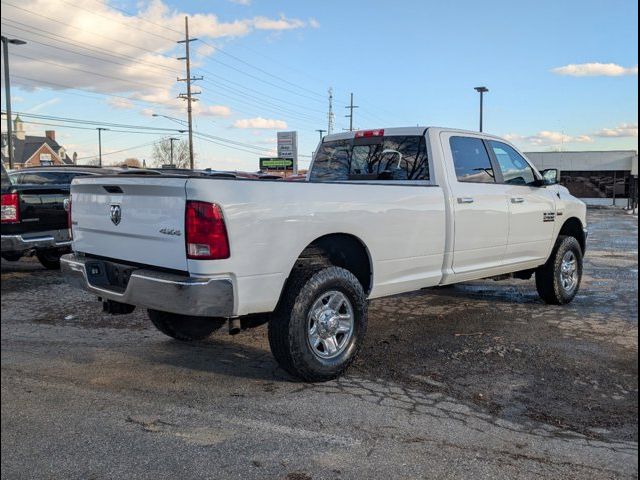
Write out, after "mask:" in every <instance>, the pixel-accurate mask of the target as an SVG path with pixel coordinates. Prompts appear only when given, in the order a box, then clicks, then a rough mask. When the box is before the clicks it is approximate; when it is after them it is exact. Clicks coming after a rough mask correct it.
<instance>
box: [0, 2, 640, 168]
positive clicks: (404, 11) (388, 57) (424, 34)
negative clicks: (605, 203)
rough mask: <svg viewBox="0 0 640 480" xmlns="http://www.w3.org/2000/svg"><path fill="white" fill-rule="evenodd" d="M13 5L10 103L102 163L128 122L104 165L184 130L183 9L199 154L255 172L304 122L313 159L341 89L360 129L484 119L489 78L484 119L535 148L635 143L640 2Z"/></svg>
mask: <svg viewBox="0 0 640 480" xmlns="http://www.w3.org/2000/svg"><path fill="white" fill-rule="evenodd" d="M1 6H2V15H1V17H2V34H3V35H5V36H8V37H10V38H18V39H21V40H25V41H26V42H27V44H26V45H21V46H17V45H10V54H9V59H10V73H11V87H12V92H11V97H12V109H13V111H14V112H21V113H22V114H23V115H21V118H22V119H23V120H24V121H25V126H26V128H27V131H28V133H30V134H40V135H42V134H43V131H44V130H46V129H54V130H56V136H57V139H58V141H59V143H61V144H62V145H64V147H65V148H66V149H67V151H68V152H69V153H70V154H71V153H72V152H77V154H78V158H79V159H80V160H79V163H85V162H87V163H88V162H91V161H94V160H95V158H96V155H97V151H98V141H97V136H98V135H97V131H96V130H95V128H96V127H98V126H105V125H103V124H105V123H109V124H114V125H113V126H107V127H108V128H110V130H109V131H104V132H103V133H102V138H103V143H102V150H103V161H104V163H105V164H116V163H119V162H122V161H123V160H124V159H126V158H130V157H133V158H138V159H140V160H142V159H145V160H147V161H150V160H151V156H152V144H153V142H157V141H158V140H160V139H162V138H167V137H169V136H174V137H178V138H184V137H185V135H184V133H182V132H183V131H184V129H185V126H184V122H185V119H186V102H185V101H184V100H181V99H179V98H177V96H178V94H179V93H181V92H184V91H186V90H185V88H186V86H185V84H184V82H177V81H176V79H177V78H178V77H184V76H185V72H184V62H183V61H180V60H177V57H181V56H184V44H178V43H176V41H177V40H179V39H181V38H184V17H185V15H187V16H189V21H190V33H191V37H195V38H197V40H196V41H194V42H191V44H190V45H191V53H192V60H193V62H192V75H193V76H196V77H203V79H202V80H199V81H197V82H195V83H194V90H197V91H200V92H201V94H200V95H198V96H197V97H198V98H199V101H198V102H196V103H195V104H194V130H195V131H196V132H197V133H196V135H195V139H194V151H195V154H196V166H197V167H198V168H207V167H209V168H214V169H220V170H251V171H255V170H256V169H257V168H258V159H259V157H261V156H273V155H275V142H276V132H277V131H282V130H295V131H297V132H298V135H299V152H300V155H301V157H300V166H301V167H302V168H304V167H306V166H307V165H308V163H309V161H310V156H311V154H312V152H313V150H314V149H315V148H316V146H317V143H318V139H319V132H317V131H316V130H317V129H324V130H326V129H327V123H328V121H327V110H328V90H329V88H332V90H333V96H334V102H333V108H334V112H335V130H334V131H336V132H338V131H342V130H343V129H345V128H348V126H349V119H348V118H346V117H345V115H346V114H347V113H348V110H347V109H346V108H345V107H346V106H347V104H348V102H349V95H350V93H353V94H354V103H355V105H357V106H358V108H357V109H355V110H354V127H355V128H358V129H368V128H384V127H396V126H413V125H424V126H429V125H434V126H444V127H455V128H463V129H469V130H475V129H477V128H478V103H479V102H478V94H477V93H476V92H475V91H474V87H476V86H480V85H482V86H486V87H487V88H489V92H488V93H487V94H485V104H484V106H485V108H484V130H485V131H486V132H489V133H493V134H496V135H500V136H503V137H505V138H507V139H509V140H511V141H512V142H514V143H515V144H516V145H517V146H518V147H519V148H521V149H522V150H524V151H548V150H616V149H635V150H637V144H638V24H637V18H638V17H637V16H638V6H637V2H633V1H629V0H627V1H617V0H611V1H607V2H602V1H593V0H580V1H577V0H562V1H558V0H554V1H546V0H542V1H535V2H533V1H521V2H513V1H512V0H511V1H494V0H488V1H485V2H469V1H464V0H459V1H456V2H426V1H416V0H412V1H408V0H405V1H402V0H400V1H397V2H382V1H378V0H368V1H366V0H352V1H349V2H345V1H337V0H325V1H323V2H308V1H301V0H282V1H276V0H208V1H205V0H200V1H169V0H152V1H148V0H141V1H127V0H20V1H18V0H6V1H5V0H2V1H1ZM2 78H3V85H2V87H3V90H2V108H3V111H4V109H5V105H6V103H5V97H4V71H3V77H2ZM154 114H155V115H156V116H153V115H154ZM157 115H165V116H168V117H172V118H171V119H169V118H166V117H162V116H157ZM42 117H45V118H42ZM50 117H53V118H50ZM70 120H77V121H78V122H71V121H70ZM79 121H82V123H80V122H79ZM26 122H31V123H26ZM98 122H102V123H98ZM44 124H47V125H44ZM122 125H127V126H131V127H135V128H128V127H126V128H125V127H123V126H122ZM4 127H5V125H4V121H3V124H2V129H3V131H4ZM72 127H74V128H72Z"/></svg>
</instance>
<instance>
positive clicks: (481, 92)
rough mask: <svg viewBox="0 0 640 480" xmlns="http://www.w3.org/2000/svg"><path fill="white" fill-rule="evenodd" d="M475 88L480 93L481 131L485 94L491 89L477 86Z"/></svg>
mask: <svg viewBox="0 0 640 480" xmlns="http://www.w3.org/2000/svg"><path fill="white" fill-rule="evenodd" d="M474 90H475V91H476V92H478V93H479V94H480V131H482V116H483V107H484V105H483V95H484V94H485V93H487V92H488V91H489V89H488V88H487V87H475V88H474Z"/></svg>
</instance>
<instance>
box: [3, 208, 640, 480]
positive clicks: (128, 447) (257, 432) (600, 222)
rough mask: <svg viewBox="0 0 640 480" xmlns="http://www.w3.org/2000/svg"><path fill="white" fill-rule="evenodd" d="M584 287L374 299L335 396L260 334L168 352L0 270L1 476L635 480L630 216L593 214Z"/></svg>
mask: <svg viewBox="0 0 640 480" xmlns="http://www.w3.org/2000/svg"><path fill="white" fill-rule="evenodd" d="M589 222H590V230H591V236H590V241H589V251H588V253H587V260H586V265H585V275H584V280H583V286H582V290H581V292H580V294H579V296H578V297H577V299H576V300H575V302H574V303H573V304H571V305H569V306H565V307H551V306H546V305H544V304H542V303H541V301H540V300H539V299H538V297H537V294H536V292H535V287H534V284H533V281H519V280H510V281H505V282H492V281H481V282H472V283H467V284H463V285H459V286H456V287H453V288H443V289H429V290H423V291H420V292H416V293H412V294H408V295H402V296H397V297H393V298H387V299H381V300H376V301H373V302H372V304H371V307H370V320H369V331H368V337H367V341H366V345H365V346H364V348H363V351H362V354H361V355H360V357H359V359H358V361H357V363H356V364H355V365H354V366H353V367H352V368H351V369H350V370H349V372H348V374H347V375H346V376H345V377H343V378H342V379H340V380H338V381H334V382H329V383H324V384H301V383H297V382H295V381H293V380H292V379H291V378H289V377H288V376H287V375H286V374H285V373H284V372H282V371H281V370H280V369H278V368H277V366H276V364H275V362H274V360H273V359H272V357H271V355H270V353H269V349H268V343H267V339H266V329H265V327H260V328H258V329H255V330H250V331H247V332H244V333H243V334H241V335H238V336H236V337H229V336H227V335H226V334H223V333H224V332H220V333H218V334H217V336H214V337H213V338H212V339H211V340H209V341H206V342H200V343H196V344H184V343H179V342H177V341H174V340H171V339H169V338H167V337H164V336H163V335H162V334H160V333H159V332H157V331H156V330H155V329H154V328H153V327H152V326H151V324H150V322H149V321H148V320H147V319H146V315H145V313H144V312H143V311H136V312H134V314H132V315H128V316H118V317H111V316H109V315H105V314H102V313H101V310H100V304H98V303H97V302H96V301H95V300H94V299H93V298H92V297H91V296H90V295H87V294H84V293H83V292H79V291H76V290H74V289H72V288H71V287H68V286H67V285H65V284H64V283H63V281H62V279H61V278H60V277H59V275H58V274H57V273H55V272H49V271H45V270H44V269H42V267H40V265H39V264H38V263H37V262H35V261H29V260H22V261H20V262H18V263H10V262H5V261H4V260H3V261H2V332H1V333H2V477H3V478H7V479H9V478H11V479H14V478H65V479H72V478H77V479H112V478H154V479H162V478H220V479H231V478H242V479H264V478H274V479H289V480H304V479H338V478H342V479H351V478H354V479H355V478H363V479H376V478H384V479H391V478H393V479H395V478H411V479H413V478H539V477H545V478H560V477H562V478H579V479H585V478H598V479H600V478H636V477H637V474H638V443H637V442H638V416H637V408H638V323H637V312H638V284H637V282H638V244H637V242H638V228H637V225H638V223H637V217H632V216H629V215H626V214H625V213H623V212H620V211H612V210H590V212H589Z"/></svg>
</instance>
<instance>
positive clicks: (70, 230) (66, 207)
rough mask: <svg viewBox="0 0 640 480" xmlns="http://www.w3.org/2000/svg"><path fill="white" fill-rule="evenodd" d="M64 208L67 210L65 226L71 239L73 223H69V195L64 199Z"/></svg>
mask: <svg viewBox="0 0 640 480" xmlns="http://www.w3.org/2000/svg"><path fill="white" fill-rule="evenodd" d="M63 205H64V209H65V210H66V211H67V228H68V229H69V238H70V239H71V240H73V224H72V223H71V197H69V198H65V199H64V203H63Z"/></svg>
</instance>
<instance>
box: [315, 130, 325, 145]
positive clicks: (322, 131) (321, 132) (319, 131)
mask: <svg viewBox="0 0 640 480" xmlns="http://www.w3.org/2000/svg"><path fill="white" fill-rule="evenodd" d="M316 132H318V133H319V134H320V141H321V142H322V134H323V133H324V132H326V130H323V129H321V128H319V129H317V130H316Z"/></svg>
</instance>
